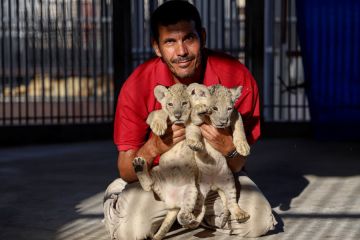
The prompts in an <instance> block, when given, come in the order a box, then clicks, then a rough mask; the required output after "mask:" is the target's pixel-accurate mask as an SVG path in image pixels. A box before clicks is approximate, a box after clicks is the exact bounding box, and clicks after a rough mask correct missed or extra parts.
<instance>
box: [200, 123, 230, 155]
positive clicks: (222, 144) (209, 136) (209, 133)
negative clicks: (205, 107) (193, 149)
mask: <svg viewBox="0 0 360 240" xmlns="http://www.w3.org/2000/svg"><path fill="white" fill-rule="evenodd" d="M200 129H201V134H202V135H203V137H204V138H205V139H206V140H207V141H208V142H209V143H210V145H211V146H212V147H213V148H214V149H215V150H217V151H219V152H220V153H221V154H222V155H223V156H226V155H227V154H228V153H229V152H230V151H232V150H234V148H235V146H234V144H233V138H232V132H231V130H230V129H229V128H215V127H213V126H211V125H208V124H202V125H201V126H200Z"/></svg>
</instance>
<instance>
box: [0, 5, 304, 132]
mask: <svg viewBox="0 0 360 240" xmlns="http://www.w3.org/2000/svg"><path fill="white" fill-rule="evenodd" d="M162 2H164V1H162V0H132V1H130V5H131V7H130V9H131V14H130V18H131V20H130V24H131V33H130V34H129V38H131V43H130V44H131V47H130V49H131V51H130V54H129V55H131V56H129V57H130V59H131V61H130V64H128V65H131V66H130V68H131V69H133V68H135V67H136V66H138V65H139V64H141V63H142V62H144V61H145V60H146V59H148V58H149V57H151V56H153V50H152V48H151V43H150V22H149V21H150V13H151V12H152V11H153V10H154V9H155V8H156V7H157V6H158V5H160V4H161V3H162ZM189 2H191V3H193V4H194V5H195V6H196V7H197V8H198V9H199V12H200V14H201V16H202V19H203V24H204V27H205V28H206V30H207V33H208V35H207V43H206V44H207V47H209V48H212V49H216V50H221V51H226V52H228V53H230V54H231V55H233V56H235V57H237V58H238V59H239V60H240V61H241V62H245V58H247V59H249V56H246V54H245V53H247V51H246V49H245V45H246V43H245V30H246V29H245V28H246V11H245V10H246V1H245V0H224V1H217V0H211V1H210V0H209V1H203V0H189ZM264 3H265V10H264V11H265V16H264V18H265V21H264V22H265V26H264V29H265V32H264V37H265V39H264V43H265V53H264V79H263V82H262V83H260V85H261V86H262V88H261V89H262V92H261V97H262V98H263V101H262V102H263V116H264V120H265V121H266V122H304V121H305V122H306V121H309V120H310V115H309V111H308V104H307V99H306V95H305V91H304V88H303V87H304V85H305V82H304V76H303V70H302V63H301V51H300V48H299V44H298V40H297V34H296V16H295V4H294V3H295V0H267V1H264ZM115 14H122V12H121V11H120V13H115ZM112 17H113V1H112V0H78V1H73V0H16V1H10V0H2V1H1V5H0V126H12V125H15V126H16V125H25V126H26V125H44V124H55V125H56V124H73V123H94V122H95V123H96V122H101V123H104V122H108V123H110V122H111V121H112V120H113V114H114V112H113V109H114V82H113V78H114V77H113V74H114V73H113V72H114V71H113V65H114V64H113V51H114V49H113V42H112V40H113V34H114V33H113V22H112V21H113V18H112ZM252 27H255V28H256V27H257V26H252ZM126 34H127V33H126ZM255 47H256V46H255ZM115 54H119V53H115ZM250 57H251V56H250ZM123 67H124V68H128V67H129V66H123ZM255 67H256V66H255ZM258 78H259V77H258ZM258 80H260V79H258ZM116 90H117V89H116Z"/></svg>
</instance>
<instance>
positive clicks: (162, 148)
mask: <svg viewBox="0 0 360 240" xmlns="http://www.w3.org/2000/svg"><path fill="white" fill-rule="evenodd" d="M184 139H185V127H184V125H177V124H173V125H171V126H169V127H168V128H167V130H166V131H165V134H164V135H162V136H161V137H159V136H156V135H155V134H153V135H152V137H151V140H152V141H153V142H154V147H155V148H154V151H155V154H156V155H161V154H163V153H165V152H167V151H169V150H170V148H172V147H173V146H174V145H175V144H176V143H178V142H180V141H182V140H184Z"/></svg>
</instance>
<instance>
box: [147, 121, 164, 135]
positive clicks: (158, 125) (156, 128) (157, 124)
mask: <svg viewBox="0 0 360 240" xmlns="http://www.w3.org/2000/svg"><path fill="white" fill-rule="evenodd" d="M150 128H151V130H152V131H153V133H154V134H156V135H158V136H162V135H164V134H165V131H166V129H167V123H166V121H162V120H153V121H152V123H151V124H150Z"/></svg>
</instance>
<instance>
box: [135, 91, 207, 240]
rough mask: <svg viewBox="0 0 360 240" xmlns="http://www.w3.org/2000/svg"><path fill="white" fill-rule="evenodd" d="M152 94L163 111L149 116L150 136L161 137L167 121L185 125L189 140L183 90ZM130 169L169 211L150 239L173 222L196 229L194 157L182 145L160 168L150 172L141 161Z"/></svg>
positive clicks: (187, 103)
mask: <svg viewBox="0 0 360 240" xmlns="http://www.w3.org/2000/svg"><path fill="white" fill-rule="evenodd" d="M154 94H155V97H156V99H157V100H158V101H159V102H160V103H161V106H162V109H161V110H156V111H153V112H151V113H150V115H149V116H148V119H147V123H148V124H149V126H150V128H151V129H152V131H153V133H154V134H156V135H159V136H161V135H163V134H164V133H165V130H166V129H167V127H168V123H167V122H168V120H169V121H170V122H171V123H172V124H184V125H185V126H186V128H185V131H186V137H187V138H189V139H191V131H189V129H188V127H187V126H188V125H189V122H190V118H189V117H190V113H191V108H190V100H189V96H188V94H187V92H186V86H185V85H183V84H175V85H173V86H171V87H169V88H168V89H167V88H166V87H164V86H160V85H159V86H156V87H155V89H154ZM133 166H134V169H135V172H136V175H137V176H138V179H139V182H140V184H141V186H142V187H143V189H144V190H146V191H150V190H153V191H154V192H155V193H156V194H157V195H158V196H159V197H160V199H161V200H162V201H164V202H165V204H166V206H167V208H168V213H167V215H166V217H165V219H164V221H163V223H162V225H161V227H160V229H159V230H158V231H157V233H156V234H155V236H154V237H153V239H162V238H163V237H165V235H166V233H167V232H168V231H169V229H170V227H171V226H172V224H173V223H174V221H175V220H176V218H177V219H178V221H179V223H180V224H181V225H183V226H185V227H188V228H194V227H197V226H198V222H199V221H198V220H197V219H195V216H194V214H193V211H194V207H195V203H196V201H197V198H198V196H199V194H198V193H199V192H198V188H197V185H196V178H197V167H196V164H195V160H194V153H193V151H192V150H191V149H190V148H189V147H188V146H187V144H186V142H185V141H182V142H179V143H177V144H176V145H175V146H173V147H172V148H171V149H170V150H169V151H167V152H165V153H164V154H162V155H161V157H160V162H159V166H156V167H154V168H152V169H151V170H150V171H149V170H148V168H147V164H146V161H145V160H144V159H143V158H141V157H137V158H135V159H134V160H133ZM203 212H204V211H203ZM202 217H203V216H200V218H202Z"/></svg>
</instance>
